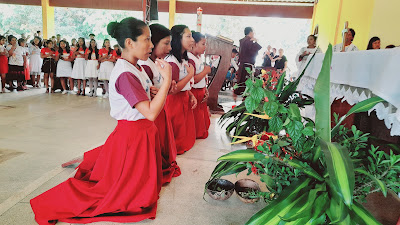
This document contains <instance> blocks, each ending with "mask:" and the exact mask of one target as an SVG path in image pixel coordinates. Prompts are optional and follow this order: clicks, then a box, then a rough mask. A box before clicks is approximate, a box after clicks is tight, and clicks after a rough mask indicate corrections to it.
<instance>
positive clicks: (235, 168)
mask: <svg viewBox="0 0 400 225" xmlns="http://www.w3.org/2000/svg"><path fill="white" fill-rule="evenodd" d="M245 169H246V165H245V164H243V163H239V162H234V161H223V162H220V163H219V164H218V165H217V166H216V167H215V169H214V171H213V172H212V173H211V177H210V180H213V179H216V178H219V177H222V176H227V175H230V174H236V173H240V172H242V171H243V170H245Z"/></svg>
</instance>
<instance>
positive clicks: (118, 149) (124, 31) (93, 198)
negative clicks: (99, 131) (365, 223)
mask: <svg viewBox="0 0 400 225" xmlns="http://www.w3.org/2000/svg"><path fill="white" fill-rule="evenodd" d="M107 31H108V33H109V34H110V35H111V36H112V37H113V38H116V39H117V41H118V43H119V45H120V46H121V47H122V48H123V53H122V57H121V58H120V59H118V61H117V63H116V65H115V67H114V69H113V71H112V74H111V77H110V87H109V88H110V96H109V98H110V106H111V112H110V114H111V116H112V117H113V118H115V119H116V120H118V125H117V127H116V128H115V130H114V131H113V132H112V133H111V135H110V136H109V137H108V139H107V141H106V142H105V144H104V145H102V146H100V147H98V148H95V149H93V150H91V151H89V152H86V153H85V154H84V160H83V162H82V163H81V164H80V165H79V168H78V171H77V173H76V175H75V177H74V178H70V179H68V180H67V181H65V182H63V183H61V184H59V185H58V186H56V187H54V188H52V189H50V190H49V191H47V192H45V193H43V194H41V195H39V196H37V197H36V198H34V199H32V200H31V206H32V209H33V211H34V213H35V219H36V221H37V222H38V223H39V224H55V223H56V222H57V221H64V222H67V223H91V222H96V221H113V222H120V223H124V222H137V221H141V220H144V219H149V218H150V219H154V218H155V216H156V210H157V200H158V194H159V192H160V189H161V179H162V170H161V151H160V143H159V139H158V131H157V127H156V126H155V125H154V122H153V121H154V120H156V118H157V116H158V114H159V113H160V111H161V110H162V108H163V106H164V103H165V100H166V96H167V94H168V91H169V87H170V84H171V67H170V65H169V64H168V63H167V62H165V61H163V60H159V59H157V60H156V66H157V69H158V71H159V72H160V73H161V75H162V76H163V79H164V82H163V84H162V85H161V87H160V90H159V91H158V93H157V94H156V96H155V97H154V98H153V99H152V100H151V101H150V85H151V81H150V80H149V77H148V76H147V74H146V73H145V72H144V70H143V69H142V68H141V67H140V66H139V65H138V64H137V61H138V60H139V59H141V60H146V59H147V58H148V57H149V56H150V53H151V49H152V48H153V44H152V43H151V41H150V30H149V28H148V27H147V25H146V24H145V23H144V22H143V21H141V20H137V19H135V18H132V17H130V18H125V19H124V20H122V21H121V22H120V23H117V22H112V23H110V24H109V25H108V27H107Z"/></svg>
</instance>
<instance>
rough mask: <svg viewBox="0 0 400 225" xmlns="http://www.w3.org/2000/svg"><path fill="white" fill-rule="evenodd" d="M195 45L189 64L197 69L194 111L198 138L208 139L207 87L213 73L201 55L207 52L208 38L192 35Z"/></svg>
mask: <svg viewBox="0 0 400 225" xmlns="http://www.w3.org/2000/svg"><path fill="white" fill-rule="evenodd" d="M192 36H193V39H194V41H195V44H194V46H193V49H192V50H191V51H190V52H188V57H189V63H190V64H192V65H193V68H194V69H195V75H194V85H193V88H192V90H191V92H192V93H193V95H194V96H195V97H196V100H197V107H196V108H194V109H193V114H194V119H195V124H196V138H197V139H204V138H207V137H208V128H209V127H210V117H209V116H208V108H207V99H208V90H207V87H206V83H207V82H206V79H207V75H208V74H209V73H211V67H210V66H208V65H204V62H203V60H202V59H201V55H202V54H204V51H205V50H206V37H205V36H204V35H203V34H201V33H199V32H193V33H192Z"/></svg>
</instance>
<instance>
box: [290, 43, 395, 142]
mask: <svg viewBox="0 0 400 225" xmlns="http://www.w3.org/2000/svg"><path fill="white" fill-rule="evenodd" d="M324 56H325V54H324V53H318V54H316V55H315V57H314V59H313V60H312V62H311V63H310V65H309V66H308V68H307V70H306V71H305V74H304V76H303V78H302V79H301V81H300V83H299V86H298V88H297V90H298V91H301V92H302V93H304V94H307V95H310V96H312V97H314V86H315V82H316V79H317V78H318V75H319V73H320V71H321V67H322V62H323V59H324ZM310 59H311V57H308V60H310ZM330 76H331V90H330V92H331V99H330V100H331V103H332V102H333V101H334V100H335V99H336V100H337V99H342V100H341V101H342V102H347V103H348V104H349V105H354V104H356V103H358V102H360V101H363V100H365V99H368V98H370V97H373V96H379V97H381V98H383V99H384V100H385V102H383V103H379V104H377V105H376V106H375V107H374V108H373V109H371V110H370V111H369V113H371V112H372V111H375V112H376V116H377V117H378V119H380V120H383V121H384V124H385V126H386V127H387V128H388V129H390V135H391V136H400V110H399V109H400V49H399V48H394V49H382V50H369V51H357V52H337V53H333V56H332V64H331V75H330ZM303 114H304V116H307V117H310V118H314V117H315V108H314V106H309V107H307V108H306V109H305V110H304V111H303Z"/></svg>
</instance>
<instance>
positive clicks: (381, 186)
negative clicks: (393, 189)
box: [354, 169, 387, 197]
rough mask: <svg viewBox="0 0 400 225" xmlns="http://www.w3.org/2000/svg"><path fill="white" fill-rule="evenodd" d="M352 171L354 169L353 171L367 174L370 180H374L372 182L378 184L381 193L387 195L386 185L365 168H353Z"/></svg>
mask: <svg viewBox="0 0 400 225" xmlns="http://www.w3.org/2000/svg"><path fill="white" fill-rule="evenodd" d="M354 171H355V172H358V173H362V174H365V175H367V176H368V177H369V178H370V179H371V180H372V181H374V182H375V183H376V184H377V185H378V186H379V188H380V189H381V190H382V193H383V195H384V196H385V197H386V195H387V188H386V185H385V184H384V183H383V182H382V181H381V180H379V179H378V178H376V177H374V176H372V175H371V174H370V173H368V172H367V171H365V170H362V169H355V170H354Z"/></svg>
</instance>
